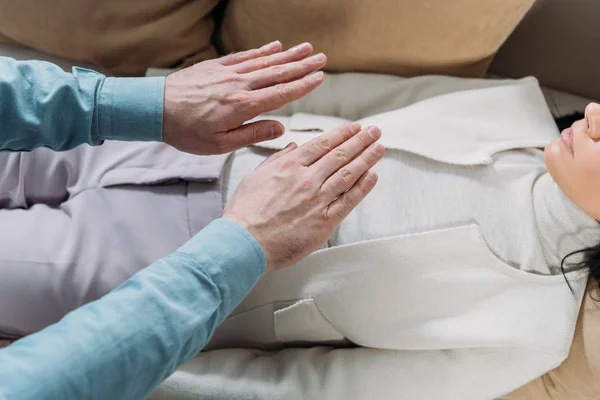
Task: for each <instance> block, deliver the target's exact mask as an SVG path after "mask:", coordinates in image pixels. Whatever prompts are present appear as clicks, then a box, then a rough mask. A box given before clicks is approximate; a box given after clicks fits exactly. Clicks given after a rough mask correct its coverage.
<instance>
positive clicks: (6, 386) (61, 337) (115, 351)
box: [0, 219, 266, 400]
mask: <svg viewBox="0 0 600 400" xmlns="http://www.w3.org/2000/svg"><path fill="white" fill-rule="evenodd" d="M265 268H266V260H265V256H264V254H263V251H262V249H261V248H260V246H259V244H258V243H257V242H256V240H255V239H254V238H253V237H252V236H251V235H250V234H249V233H248V232H247V231H246V230H245V229H243V228H242V227H241V226H239V225H237V224H235V223H233V222H231V221H228V220H224V219H218V220H216V221H213V222H212V223H211V224H209V225H208V226H207V227H206V228H205V229H203V230H202V231H201V232H199V233H198V234H197V235H196V236H195V237H194V238H192V239H191V240H190V241H189V242H188V243H186V244H185V245H184V246H182V247H181V248H180V249H179V250H177V251H176V252H175V253H173V254H171V255H169V256H168V257H166V258H163V259H161V260H158V261H156V262H155V263H153V264H152V265H150V266H149V267H147V268H145V269H143V270H142V271H140V272H138V273H137V274H136V275H134V276H133V277H132V278H131V279H129V280H128V281H126V282H125V283H124V284H123V285H121V286H120V287H118V288H117V289H115V290H114V291H112V292H110V293H109V294H107V295H106V296H104V297H103V298H101V299H100V300H97V301H95V302H93V303H90V304H87V305H85V306H83V307H81V308H79V309H77V310H75V311H73V312H71V313H70V314H68V315H67V316H65V317H64V318H63V319H62V320H61V321H60V322H58V323H57V324H54V325H52V326H50V327H48V328H46V329H44V330H42V331H41V332H38V333H36V334H33V335H31V336H28V337H25V338H23V339H21V340H19V341H17V342H15V343H14V344H12V345H11V346H9V347H7V348H6V349H4V350H0V399H3V400H12V399H18V400H44V399H62V400H75V399H121V400H127V399H143V398H145V397H146V396H147V395H148V394H149V393H150V392H151V391H152V390H153V388H155V387H156V386H157V385H158V384H160V383H161V382H162V381H163V380H164V379H165V378H167V377H168V376H169V375H170V374H171V373H172V372H173V371H175V369H176V368H177V367H178V366H180V365H181V364H183V363H185V362H186V361H188V360H190V359H191V358H192V357H194V356H195V355H196V354H197V353H198V352H199V351H200V350H201V349H202V348H203V346H204V345H205V344H206V343H207V342H208V340H209V339H210V337H211V335H212V334H213V332H214V330H215V328H216V327H217V325H218V324H220V323H221V322H222V321H223V320H224V319H225V318H226V317H227V316H228V315H229V314H230V313H231V312H232V311H233V309H234V308H235V307H236V306H237V305H238V304H239V303H240V302H241V301H242V299H243V298H244V297H245V296H246V295H247V294H248V292H249V291H250V289H251V288H252V287H253V286H254V285H255V284H256V283H257V282H258V280H259V279H260V277H261V275H262V274H263V273H264V271H265Z"/></svg>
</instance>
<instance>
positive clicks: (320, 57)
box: [313, 53, 325, 62]
mask: <svg viewBox="0 0 600 400" xmlns="http://www.w3.org/2000/svg"><path fill="white" fill-rule="evenodd" d="M313 58H314V59H315V61H317V62H323V61H325V54H323V53H319V54H317V55H316V56H314V57H313Z"/></svg>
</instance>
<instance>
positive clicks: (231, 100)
mask: <svg viewBox="0 0 600 400" xmlns="http://www.w3.org/2000/svg"><path fill="white" fill-rule="evenodd" d="M249 98H250V96H249V95H248V93H244V92H236V93H231V94H229V95H227V96H226V97H225V102H226V103H228V104H239V103H244V102H246V101H248V99H249Z"/></svg>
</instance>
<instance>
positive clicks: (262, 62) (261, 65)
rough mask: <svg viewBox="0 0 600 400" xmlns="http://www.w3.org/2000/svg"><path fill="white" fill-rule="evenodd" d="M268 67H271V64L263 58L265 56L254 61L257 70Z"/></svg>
mask: <svg viewBox="0 0 600 400" xmlns="http://www.w3.org/2000/svg"><path fill="white" fill-rule="evenodd" d="M269 65H271V64H270V63H269V59H268V58H267V57H265V56H262V57H258V58H257V59H256V66H257V67H258V68H261V69H264V68H268V67H269Z"/></svg>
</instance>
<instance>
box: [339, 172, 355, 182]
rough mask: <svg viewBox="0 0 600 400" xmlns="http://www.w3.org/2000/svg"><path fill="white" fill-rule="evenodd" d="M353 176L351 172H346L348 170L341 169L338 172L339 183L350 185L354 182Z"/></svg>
mask: <svg viewBox="0 0 600 400" xmlns="http://www.w3.org/2000/svg"><path fill="white" fill-rule="evenodd" d="M353 178H354V174H353V173H352V171H350V170H348V169H343V170H341V171H340V182H341V183H342V184H345V185H347V184H350V183H352V181H353V180H354V179H353Z"/></svg>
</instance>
